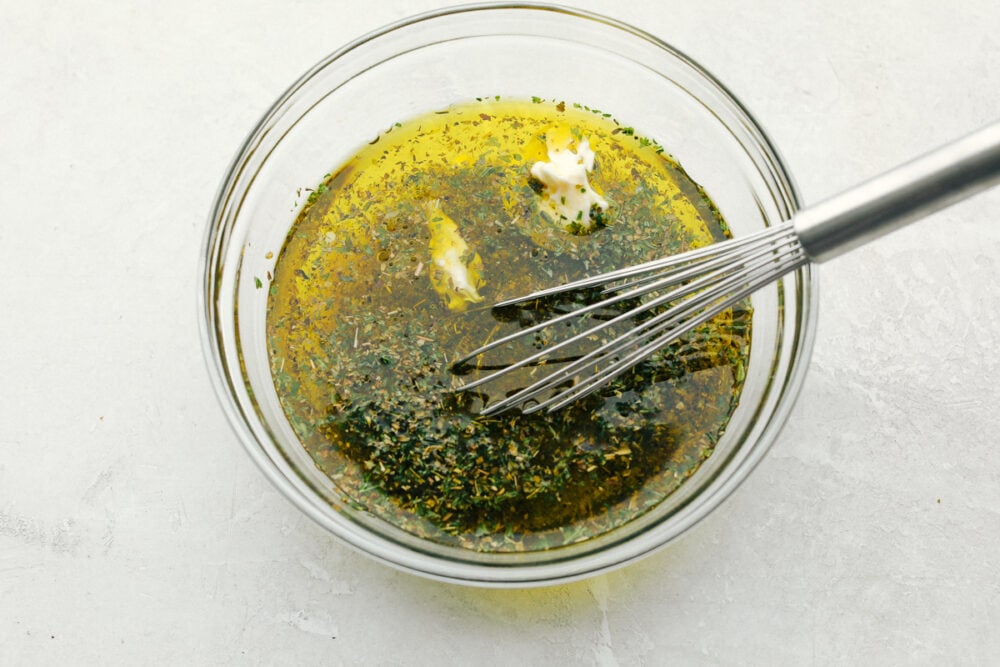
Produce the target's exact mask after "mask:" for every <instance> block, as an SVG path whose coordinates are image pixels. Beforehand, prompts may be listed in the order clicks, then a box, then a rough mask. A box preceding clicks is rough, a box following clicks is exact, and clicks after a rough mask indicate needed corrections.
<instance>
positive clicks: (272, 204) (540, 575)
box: [200, 4, 817, 586]
mask: <svg viewBox="0 0 1000 667" xmlns="http://www.w3.org/2000/svg"><path fill="white" fill-rule="evenodd" d="M494 95H501V96H503V97H505V98H518V99H529V98H530V97H531V96H535V95H537V96H540V97H544V98H547V99H566V100H570V101H575V102H579V103H582V104H586V105H588V106H590V107H592V108H600V109H601V110H603V111H607V112H610V113H612V114H613V115H614V116H615V117H616V118H617V119H619V120H621V121H622V122H627V123H628V124H629V125H632V126H634V127H636V128H637V131H641V133H642V134H643V135H645V136H649V137H652V138H655V139H656V140H658V141H659V142H660V143H661V144H662V145H663V146H664V147H665V148H666V150H667V152H669V153H670V154H672V155H673V156H674V157H675V158H676V159H677V160H678V161H679V162H680V164H681V165H682V166H683V167H684V168H685V170H686V171H687V172H688V173H689V174H690V175H691V176H692V177H693V178H694V180H695V181H697V182H698V183H700V184H701V185H702V186H703V187H704V188H705V190H706V192H707V193H708V194H709V196H710V197H711V198H712V199H713V200H714V201H715V203H716V204H717V205H718V207H719V208H720V210H721V211H722V213H723V215H724V217H725V218H726V220H727V221H728V223H729V225H730V227H731V229H732V231H733V234H734V235H735V236H737V237H739V236H741V235H744V234H747V233H749V232H752V231H754V230H757V229H760V228H762V227H764V226H767V225H772V224H774V223H776V222H778V221H780V220H783V219H787V218H788V217H790V216H791V214H792V213H793V211H795V210H796V208H797V197H796V194H795V189H794V187H793V185H792V181H791V178H790V177H789V175H788V172H787V170H786V168H785V166H784V164H782V162H781V160H780V158H779V157H778V155H777V153H776V151H775V150H774V148H773V147H772V146H771V144H770V142H769V141H768V139H767V138H766V136H765V135H764V133H763V132H762V131H761V129H760V127H759V126H758V124H757V123H756V122H755V121H754V119H753V118H752V117H751V116H750V114H749V113H748V112H747V111H746V110H745V109H744V108H743V106H742V105H741V104H740V103H739V101H737V100H736V99H735V98H734V97H733V95H732V94H731V93H729V92H728V91H727V90H726V89H725V88H724V87H723V86H722V85H721V84H720V83H719V82H718V81H716V80H715V79H714V78H713V77H712V76H711V75H710V74H708V73H707V72H706V71H705V70H704V69H702V68H701V67H699V66H698V65H697V64H696V63H694V62H693V61H692V60H691V59H689V58H687V57H686V56H684V55H683V54H681V53H679V52H677V51H676V50H675V49H673V48H671V47H670V46H668V45H667V44H664V43H663V42H661V41H660V40H658V39H656V38H655V37H653V36H651V35H648V34H646V33H643V32H642V31H640V30H637V29H635V28H632V27H630V26H627V25H624V24H622V23H619V22H616V21H613V20H610V19H607V18H604V17H600V16H596V15H593V14H588V13H585V12H580V11H576V10H569V9H565V8H559V7H552V6H543V5H524V4H516V5H514V4H490V5H475V6H466V7H460V8H455V9H449V10H444V11H439V12H434V13H430V14H425V15H421V16H417V17H415V18H412V19H409V20H406V21H402V22H400V23H396V24H394V25H391V26H388V27H386V28H384V29H382V30H379V31H377V32H374V33H372V34H369V35H367V36H365V37H363V38H361V39H359V40H357V41H355V42H353V43H351V44H349V45H347V46H345V47H344V48H342V49H340V50H339V51H337V52H336V53H334V54H333V55H331V56H330V57H328V58H327V59H325V60H324V61H322V62H320V63H319V64H318V65H316V66H315V67H314V68H313V69H311V70H310V71H309V72H307V73H306V74H305V75H304V76H303V77H302V78H300V79H299V80H298V81H296V82H295V83H294V84H293V85H292V86H291V87H290V88H289V89H288V91H287V92H285V94H284V95H282V96H281V97H280V99H278V101H277V102H276V103H275V104H274V106H273V107H271V109H270V110H269V111H268V112H267V113H266V114H265V115H264V117H263V118H262V119H261V121H260V122H259V123H258V125H257V127H256V128H254V130H253V131H252V132H251V133H250V135H249V137H248V138H247V140H246V141H245V143H244V144H243V146H242V147H241V148H240V150H239V153H238V154H237V156H236V158H235V160H234V161H233V164H232V166H231V167H230V169H229V172H228V174H226V177H225V180H224V181H223V183H222V186H221V188H220V190H219V193H218V198H217V200H216V202H215V206H214V208H213V210H212V214H211V219H210V225H209V230H208V236H207V240H206V245H205V249H204V252H205V255H204V258H203V262H204V264H203V272H204V284H203V286H202V292H201V295H200V296H201V298H202V300H203V302H202V310H203V313H204V320H203V323H204V326H203V332H204V346H205V350H206V355H207V357H208V361H209V366H210V370H211V373H212V375H213V379H214V380H215V385H216V389H217V391H218V394H219V397H220V399H221V401H222V404H223V407H224V409H225V411H226V414H227V415H228V417H229V419H230V421H231V422H232V424H233V427H234V428H235V429H236V432H237V433H238V434H239V436H240V438H241V440H242V441H243V444H244V445H245V447H246V450H247V452H249V454H250V456H251V457H252V458H253V459H254V461H256V463H257V465H258V466H260V468H261V470H263V471H264V474H265V475H266V476H267V477H268V478H269V479H270V480H271V482H272V483H274V484H275V485H276V486H277V487H278V488H279V489H280V490H281V492H282V493H284V494H285V495H286V496H287V497H288V498H289V499H290V500H291V501H292V502H293V503H295V505H297V506H298V507H299V508H300V509H301V510H302V511H303V512H305V513H306V514H308V515H309V516H310V517H311V518H312V519H314V520H315V521H316V522H318V523H319V524H320V525H322V526H323V527H325V528H326V529H328V530H329V531H330V532H331V533H333V534H334V535H336V536H337V537H339V538H341V539H342V540H343V541H345V542H346V543H348V544H350V545H353V546H354V547H356V548H357V549H359V550H361V551H362V552H364V553H366V554H368V555H370V556H372V557H374V558H376V559H378V560H381V561H383V562H385V563H388V564H391V565H394V566H396V567H399V568H402V569H404V570H407V571H410V572H414V573H418V574H421V575H424V576H429V577H433V578H437V579H443V580H449V581H454V582H462V583H469V584H478V585H488V586H529V585H540V584H550V583H554V582H560V581H567V580H572V579H577V578H581V577H584V576H587V575H591V574H595V573H598V572H601V571H605V570H608V569H611V568H615V567H618V566H621V565H623V564H625V563H628V562H631V561H634V560H636V559H638V558H640V557H642V556H645V555H647V554H649V553H651V552H652V551H654V550H656V549H658V548H661V547H663V546H664V545H666V544H667V543H669V542H670V541H671V540H673V539H674V538H676V537H678V536H679V535H681V534H682V533H683V532H684V531H686V530H687V529H688V528H690V527H692V526H693V525H694V524H696V523H697V522H698V521H699V520H701V519H702V518H704V517H705V516H706V515H707V514H708V513H709V512H710V511H712V510H713V509H714V508H716V507H717V506H718V505H719V504H720V503H721V502H722V500H723V499H725V498H726V497H727V496H728V495H729V494H730V493H731V492H732V491H733V490H734V489H735V488H736V486H737V485H738V484H739V483H740V482H741V481H742V480H743V479H745V478H746V476H747V475H748V474H749V472H750V471H751V470H752V469H753V467H754V466H755V465H756V464H757V463H758V462H759V461H760V459H761V457H762V456H763V455H764V453H765V452H766V450H767V449H768V447H769V445H770V444H771V443H772V442H773V440H774V438H775V436H776V435H777V433H778V431H779V429H780V428H781V425H782V424H783V422H784V421H785V418H786V416H787V414H788V412H789V410H790V408H791V406H792V403H793V402H794V399H795V397H796V395H797V393H798V390H799V386H800V385H801V382H802V379H803V376H804V374H805V370H806V366H807V361H808V356H809V352H810V350H811V347H812V340H813V332H814V330H815V320H816V309H815V300H816V287H817V283H816V276H815V273H813V272H811V271H810V270H809V268H805V269H802V270H800V271H799V272H797V273H795V274H792V275H791V276H789V277H788V278H786V279H785V280H782V281H780V282H779V283H776V284H775V285H774V286H772V287H770V288H768V289H765V290H762V291H761V292H759V293H758V294H756V295H755V296H754V297H753V307H754V316H753V343H752V346H751V357H750V363H749V365H748V368H747V377H746V382H745V386H744V389H743V393H742V396H741V399H740V403H739V406H738V407H737V409H736V411H735V413H734V414H733V416H732V419H731V421H730V423H729V426H728V428H727V430H726V433H725V435H724V436H723V437H722V438H721V439H720V441H719V442H718V445H717V447H716V450H715V452H714V454H713V455H712V456H711V457H710V458H709V459H708V460H707V461H705V462H704V463H703V464H702V465H701V467H700V468H699V469H698V470H697V472H696V473H695V474H694V475H693V476H692V477H691V478H690V479H688V480H687V481H686V482H685V483H684V484H683V485H682V486H681V488H680V489H679V490H678V491H676V492H675V493H673V494H672V495H671V496H669V497H668V498H667V499H666V500H665V501H663V502H662V503H661V504H660V505H659V506H658V507H657V508H656V509H655V510H653V511H651V512H648V513H647V514H645V515H643V516H642V517H640V518H638V519H636V520H635V521H633V522H631V523H629V524H626V525H625V526H623V527H621V528H617V529H615V530H613V531H611V532H609V533H606V534H604V535H602V536H600V537H598V538H595V539H592V540H588V541H585V542H581V543H578V544H573V545H570V546H566V547H560V548H557V549H551V550H548V551H538V552H530V553H478V552H473V551H470V550H465V549H461V548H457V547H445V546H442V545H440V544H436V543H430V542H429V541H427V540H421V539H419V538H416V537H414V536H412V535H410V534H408V533H405V532H403V531H401V530H399V529H397V528H395V527H394V526H392V525H389V524H388V523H387V522H385V521H382V520H380V519H378V518H375V517H373V516H371V515H368V514H367V513H365V512H362V511H358V510H355V509H352V508H351V507H350V506H349V505H347V504H346V503H344V502H343V501H342V500H341V496H340V494H339V493H338V491H337V489H336V488H335V487H334V485H333V484H332V483H331V481H330V480H329V479H328V478H327V477H326V476H325V475H323V474H322V473H321V472H320V471H319V470H317V468H316V466H315V465H314V464H313V461H312V459H311V458H310V457H309V455H308V454H307V453H306V451H305V450H304V449H303V447H302V446H301V445H300V443H299V441H298V439H297V438H296V436H295V434H294V433H293V431H292V429H291V427H290V426H289V424H288V422H287V420H286V418H285V415H284V413H283V412H282V409H281V406H280V404H279V402H278V397H277V395H276V393H275V390H274V386H273V384H272V379H271V374H270V370H269V366H268V354H267V349H266V344H265V343H266V341H265V327H264V322H265V314H266V305H267V292H268V290H266V289H259V288H258V285H257V284H256V281H255V277H258V276H264V275H267V274H268V272H269V271H272V270H273V267H274V262H275V261H276V259H277V257H276V256H277V252H276V250H277V249H280V248H281V247H282V243H283V241H284V239H285V236H286V234H287V232H288V230H289V228H290V226H291V225H292V223H293V222H294V219H295V215H296V211H295V210H293V206H292V204H293V202H294V201H295V199H296V197H295V193H296V191H297V190H298V189H299V188H302V187H308V186H312V185H315V184H316V183H317V182H319V181H320V180H321V179H322V177H323V174H326V173H328V172H330V171H331V170H333V169H334V168H336V167H337V166H338V165H340V164H342V163H343V162H344V161H346V159H348V158H349V157H350V156H351V155H353V154H354V153H355V151H356V150H357V149H358V148H359V147H360V146H361V145H363V144H364V143H365V142H367V141H370V140H371V139H372V138H374V137H375V136H377V135H378V134H379V133H380V132H381V131H383V130H385V129H386V128H389V127H390V126H391V125H392V124H393V123H395V122H396V121H398V120H401V119H406V118H411V117H414V116H416V115H418V114H421V113H425V112H428V111H432V110H435V109H441V108H444V107H446V106H448V105H450V104H452V103H457V102H465V101H470V100H473V99H474V98H476V97H482V96H494ZM270 251H275V252H273V253H272V252H270Z"/></svg>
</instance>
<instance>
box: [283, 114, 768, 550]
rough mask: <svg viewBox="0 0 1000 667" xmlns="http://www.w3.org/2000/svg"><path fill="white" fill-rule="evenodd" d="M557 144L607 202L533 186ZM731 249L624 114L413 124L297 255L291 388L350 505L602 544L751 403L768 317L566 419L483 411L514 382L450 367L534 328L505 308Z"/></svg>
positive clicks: (426, 521)
mask: <svg viewBox="0 0 1000 667" xmlns="http://www.w3.org/2000/svg"><path fill="white" fill-rule="evenodd" d="M553 142H556V144H554V143H553ZM554 145H555V146H556V147H555V148H553V146H554ZM556 151H576V153H572V154H567V153H562V154H560V155H561V157H560V159H562V160H563V161H564V162H567V163H569V162H572V159H570V158H572V157H573V156H574V155H577V154H578V155H580V156H581V158H580V161H579V164H580V165H584V166H585V167H587V173H586V174H585V178H584V177H583V175H582V172H580V174H578V176H579V178H577V180H575V181H573V185H572V187H575V188H579V189H582V190H586V189H588V188H590V189H592V190H593V192H580V193H577V192H575V191H574V192H573V194H574V195H576V194H580V195H581V198H580V200H581V201H585V202H595V203H594V204H593V205H592V206H591V208H590V209H589V210H586V209H585V208H582V209H579V210H575V212H574V209H572V208H567V207H566V205H565V193H566V191H565V190H563V195H562V199H563V201H562V202H560V201H559V200H557V199H555V198H554V197H555V194H554V193H556V192H557V190H558V188H557V187H555V186H554V185H553V181H551V179H550V178H549V177H550V176H551V173H552V172H553V170H552V169H541V168H536V169H535V173H545V174H547V179H548V180H547V181H546V182H545V183H543V182H540V181H539V179H537V178H535V177H533V176H532V168H533V167H534V166H535V165H538V164H542V165H543V166H544V165H545V164H547V161H548V160H550V159H551V156H552V155H554V154H555V152H556ZM591 152H592V155H591ZM584 158H587V159H586V160H585V159H584ZM553 163H554V160H553ZM567 187H569V186H567ZM583 195H586V197H584V196H583ZM561 204H562V205H561ZM588 205H589V204H588ZM567 210H569V211H570V213H564V211H567ZM570 218H574V219H570ZM726 236H727V228H726V225H725V222H724V221H723V219H722V218H721V216H720V215H719V213H718V211H717V210H716V208H715V207H714V206H713V204H712V203H711V201H710V200H709V199H708V197H707V196H706V194H705V193H704V192H703V191H702V190H701V189H700V188H699V187H698V186H697V184H695V183H694V182H693V181H692V180H691V179H690V178H689V177H688V176H687V174H686V173H685V172H684V171H683V169H681V168H680V166H679V165H678V164H676V162H674V161H673V160H672V159H671V158H670V157H669V156H668V155H666V154H665V153H664V151H663V149H662V148H661V147H660V145H659V144H658V143H656V142H655V141H653V140H650V139H647V138H644V137H642V136H639V135H637V134H636V133H635V131H634V130H633V129H632V128H630V127H626V126H623V125H621V124H619V123H618V122H617V121H616V120H614V119H613V118H611V117H610V116H609V115H608V114H604V113H601V112H598V111H594V110H592V109H588V108H586V107H581V106H580V105H574V104H567V103H563V102H559V103H555V102H546V101H541V100H538V99H537V98H534V99H533V100H531V101H527V100H526V101H506V100H495V99H490V100H477V101H476V102H473V103H469V104H463V105H458V106H455V107H451V108H449V109H446V110H442V111H439V112H436V113H431V114H427V115H425V116H421V117H417V118H414V119H411V120H408V121H405V122H402V123H400V124H397V125H396V126H394V127H393V128H391V129H390V130H389V131H387V132H385V133H383V134H382V135H381V136H379V137H378V139H377V140H375V141H374V142H372V143H371V144H368V145H366V146H364V147H363V148H362V149H361V150H359V151H358V153H357V154H356V155H355V156H354V157H352V158H351V159H350V160H349V161H347V163H346V164H344V165H343V166H341V167H340V168H339V169H337V170H336V171H335V172H334V173H332V174H331V175H329V176H328V177H326V178H325V179H324V181H323V182H322V183H321V185H320V186H319V187H317V188H316V189H315V191H313V192H312V193H311V194H310V196H309V200H308V202H307V204H306V206H305V207H304V209H303V210H302V212H301V213H300V215H299V217H298V219H297V220H296V221H295V224H294V225H293V227H292V229H291V231H290V233H289V235H288V237H287V239H286V241H285V244H284V247H283V248H282V249H281V253H280V255H279V258H278V261H277V264H276V266H275V272H274V277H273V281H272V283H271V286H270V297H269V300H268V315H267V329H268V344H269V351H270V362H271V368H272V375H273V377H274V382H275V388H276V390H277V393H278V396H279V398H280V400H281V403H282V406H283V408H284V410H285V413H286V415H287V416H288V418H289V421H290V423H291V424H292V426H293V428H294V429H295V431H296V433H297V435H298V437H299V438H300V440H301V442H302V444H303V446H304V447H305V448H306V449H307V450H308V451H309V453H310V454H311V456H312V458H313V459H314V460H315V462H316V465H317V466H318V467H319V468H320V469H321V470H322V471H323V472H324V473H325V474H326V475H327V476H329V477H330V479H331V480H332V481H333V482H334V483H335V484H336V486H337V487H338V489H339V490H340V492H341V493H342V495H343V497H344V498H345V499H346V500H347V501H348V502H349V503H351V504H352V505H354V506H356V507H358V508H361V509H364V510H366V511H368V512H371V513H373V514H375V515H376V516H379V517H381V518H382V519H384V520H386V521H388V522H390V523H391V524H393V525H395V526H397V527H399V528H401V529H403V530H405V531H408V532H410V533H413V534H415V535H418V536H420V537H424V538H427V539H431V540H434V541H437V542H441V543H445V544H457V545H461V546H464V547H466V548H469V549H474V550H479V551H492V552H503V551H525V550H539V549H548V548H555V547H558V546H562V545H565V544H569V543H573V542H577V541H581V540H586V539H589V538H592V537H595V536H597V535H601V534H604V533H606V532H607V531H609V530H612V529H614V528H615V527H617V526H619V525H622V524H624V523H626V522H628V521H630V520H632V519H634V518H636V517H637V516H640V515H641V514H643V513H645V512H647V511H649V510H650V509H652V508H654V507H655V506H656V505H657V504H658V503H660V502H661V501H662V500H663V499H664V498H666V497H667V496H668V495H669V494H670V493H672V492H673V491H674V490H676V489H677V488H678V487H679V486H680V485H681V484H682V483H683V481H684V480H685V479H686V478H688V477H689V476H690V475H691V474H692V473H693V472H694V471H695V470H696V469H697V467H698V465H699V464H700V463H701V462H702V461H703V460H704V459H705V458H706V457H708V456H709V455H710V454H711V453H712V450H713V447H714V445H715V443H716V442H717V441H718V439H719V437H720V436H721V435H722V433H723V432H724V430H725V427H726V424H727V422H728V420H729V417H730V415H731V414H732V411H733V409H734V408H735V406H736V404H737V401H738V398H739V392H740V389H741V386H742V379H743V370H742V369H743V367H744V364H745V363H746V360H747V355H748V347H749V340H750V331H749V322H750V313H749V311H748V310H746V309H734V310H731V311H727V312H724V313H722V314H720V315H719V316H718V317H716V318H715V319H714V320H712V321H711V322H710V323H708V324H707V325H705V326H703V327H701V328H700V329H698V330H696V331H694V332H692V333H691V334H689V335H688V336H686V337H685V338H684V339H682V340H681V341H679V342H678V343H676V344H674V345H672V346H670V347H669V348H668V349H665V350H663V351H662V352H660V353H658V354H657V355H655V356H654V357H653V358H651V359H650V360H648V361H647V362H645V363H643V364H641V365H639V366H637V367H636V368H635V369H634V370H633V371H631V372H629V373H627V374H625V375H624V376H622V377H621V378H620V379H618V380H617V381H616V382H615V383H613V384H612V385H611V386H609V387H608V388H607V389H606V390H605V391H604V392H602V393H600V394H597V395H594V396H591V397H588V398H586V399H583V400H581V401H579V402H578V403H576V404H574V405H572V406H570V407H568V408H566V409H564V410H562V411H560V412H557V413H555V414H552V415H548V414H540V415H527V416H526V415H522V414H520V413H504V414H501V415H497V416H491V417H488V418H484V417H480V416H478V415H477V411H478V409H479V408H481V407H482V405H483V404H488V403H490V402H491V401H495V400H497V398H498V397H500V396H503V395H504V393H505V392H507V391H510V390H511V389H512V388H515V387H514V386H513V385H501V386H496V387H490V388H488V389H486V390H484V391H483V392H476V393H472V392H470V393H468V394H466V393H462V392H457V391H455V389H456V388H457V387H458V386H460V384H461V382H460V380H458V379H457V378H456V377H455V376H454V375H453V374H452V372H451V371H450V369H449V360H450V359H454V358H456V357H458V356H459V355H460V354H461V353H462V352H464V351H467V350H470V349H472V348H475V347H478V346H480V345H482V344H483V343H485V342H487V341H488V340H489V339H491V338H495V337H498V336H503V335H505V334H507V333H510V332H512V331H515V330H516V329H517V328H518V327H521V326H525V325H526V324H527V322H526V320H525V316H522V315H515V316H513V317H498V316H497V314H496V313H494V312H493V311H492V310H491V308H490V307H489V304H491V303H495V302H496V301H498V300H502V299H505V298H509V297H513V296H518V295H520V294H523V293H527V292H530V291H533V290H536V289H539V288H542V287H545V286H550V285H554V284H559V283H562V282H565V281H568V280H573V279H577V278H580V277H583V276H585V275H588V274H594V273H599V272H603V271H607V270H611V269H614V268H620V267H622V266H626V265H628V264H634V263H638V262H642V261H646V260H649V259H652V258H655V257H659V256H663V255H667V254H672V253H675V252H679V251H682V250H687V249H690V248H694V247H698V246H702V245H706V244H709V243H712V242H714V241H717V240H720V239H723V238H725V237H726ZM544 342H545V341H541V340H539V341H529V342H528V343H526V345H527V346H528V347H526V348H525V349H524V350H521V351H519V350H514V351H513V352H512V353H513V354H515V355H516V354H519V353H524V354H526V353H528V351H529V350H530V346H531V345H541V344H544ZM523 381H525V378H524V377H521V378H518V377H517V376H516V375H515V377H514V378H512V379H510V380H509V381H508V382H513V383H517V382H523Z"/></svg>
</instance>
